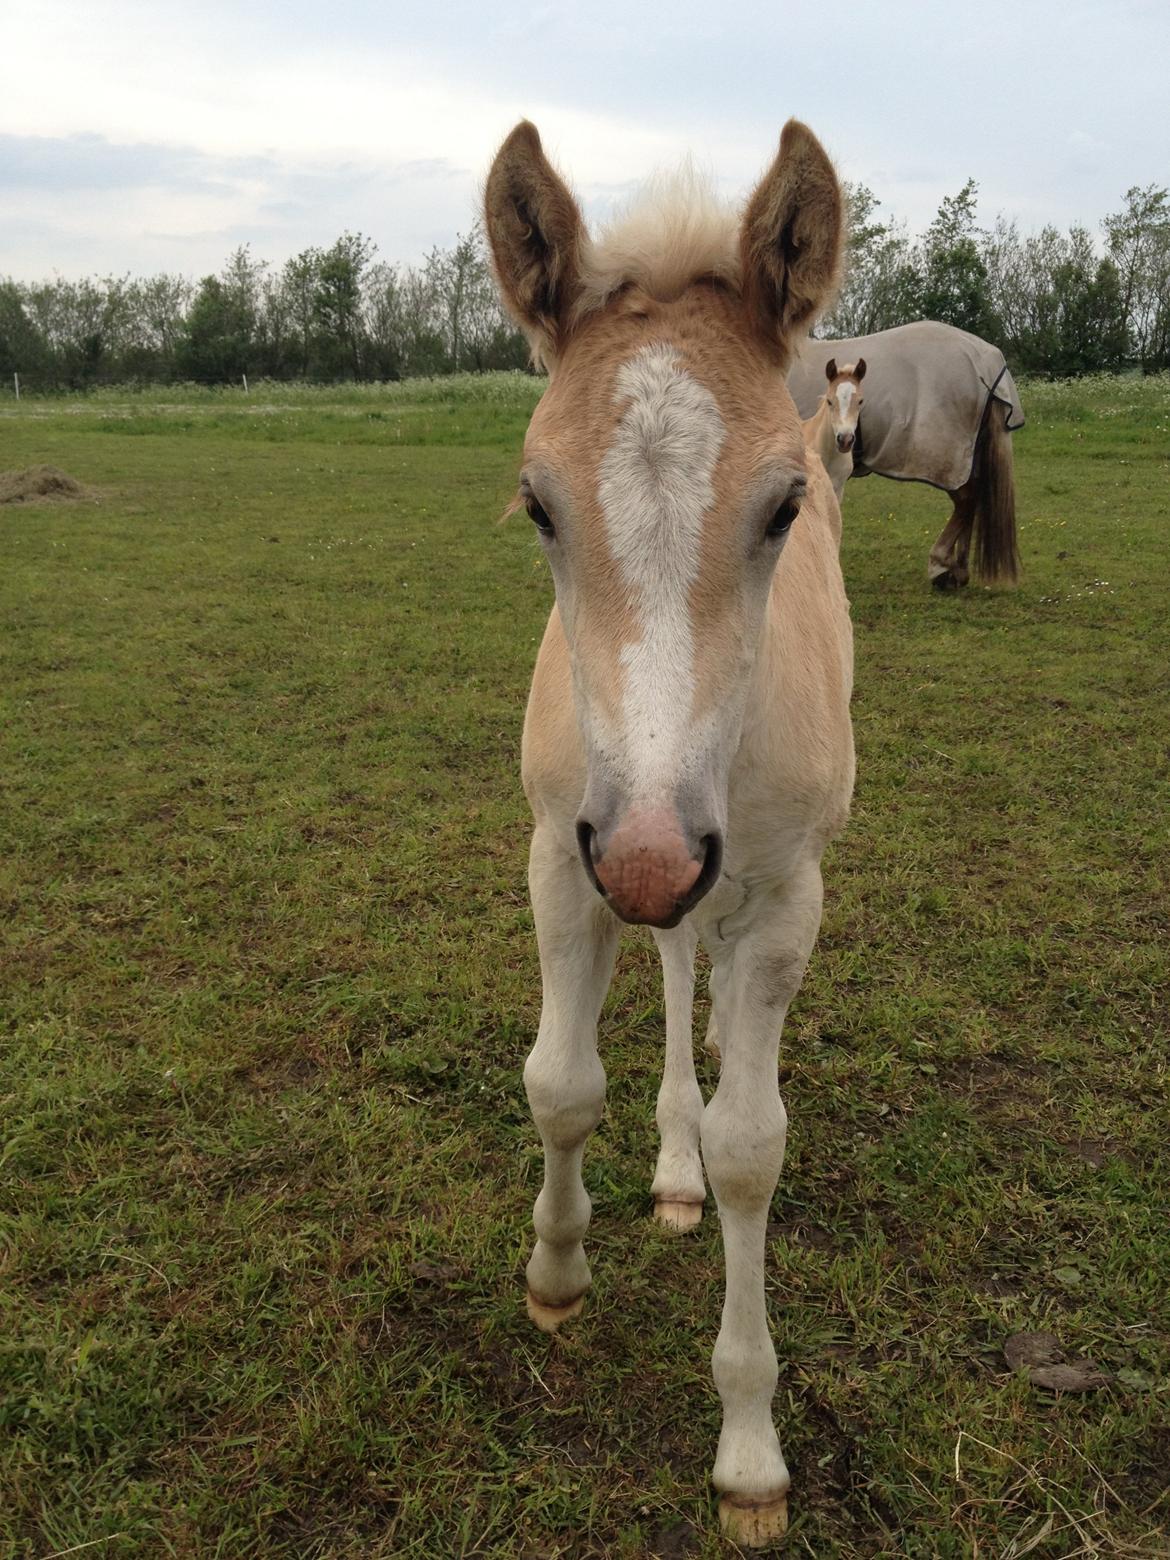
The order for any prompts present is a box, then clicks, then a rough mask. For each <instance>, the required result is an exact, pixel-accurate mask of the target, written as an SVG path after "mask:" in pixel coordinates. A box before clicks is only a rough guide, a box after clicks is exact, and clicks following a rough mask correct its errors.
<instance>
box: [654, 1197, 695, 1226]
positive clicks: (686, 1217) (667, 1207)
mask: <svg viewBox="0 0 1170 1560" xmlns="http://www.w3.org/2000/svg"><path fill="white" fill-rule="evenodd" d="M702 1217H703V1204H702V1203H701V1202H676V1201H675V1200H674V1199H673V1198H670V1197H656V1198H655V1199H654V1220H655V1223H657V1224H663V1225H665V1226H666V1228H667V1229H668V1230H693V1229H694V1228H695V1226H696V1224H698V1223H699V1222H700V1221H701V1220H702Z"/></svg>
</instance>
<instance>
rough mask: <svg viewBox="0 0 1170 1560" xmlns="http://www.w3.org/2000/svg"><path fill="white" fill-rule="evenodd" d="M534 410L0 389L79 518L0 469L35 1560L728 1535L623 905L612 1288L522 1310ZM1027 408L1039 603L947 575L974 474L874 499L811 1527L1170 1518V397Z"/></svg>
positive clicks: (604, 1136) (10, 1174) (794, 1289)
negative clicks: (1021, 1361)
mask: <svg viewBox="0 0 1170 1560" xmlns="http://www.w3.org/2000/svg"><path fill="white" fill-rule="evenodd" d="M538 391H539V386H538V384H537V383H536V382H534V381H532V380H530V379H527V378H524V377H521V376H498V377H488V378H484V379H481V380H472V379H455V380H446V381H440V382H423V383H415V384H404V385H401V386H387V387H373V388H363V389H351V390H347V389H330V390H316V391H314V390H293V389H287V388H273V387H268V386H262V387H258V388H257V387H254V388H253V393H252V395H251V396H249V397H244V396H243V395H242V394H240V393H239V392H238V391H231V392H222V393H210V392H206V393H203V392H196V391H193V390H191V389H190V388H189V387H185V388H181V389H178V390H175V391H172V392H158V391H152V392H150V394H149V395H144V396H141V397H139V396H134V395H130V394H108V395H106V394H103V395H100V396H95V397H90V398H85V399H78V400H67V399H62V400H56V401H46V400H37V399H30V400H25V401H23V402H21V403H20V405H19V406H16V405H15V404H14V403H12V402H11V400H9V401H6V402H4V403H3V405H2V407H0V469H3V468H13V467H22V466H26V465H30V464H33V463H35V462H49V463H51V464H53V465H55V466H58V467H60V468H62V469H63V470H64V471H66V472H68V473H69V474H70V475H71V476H73V477H75V478H77V479H78V480H79V481H80V482H81V483H82V484H83V485H84V486H85V488H86V489H87V490H89V492H90V494H91V495H92V496H90V497H87V498H83V499H81V500H76V501H69V502H37V503H25V504H10V505H0V557H2V559H3V564H2V567H0V621H2V635H3V637H2V640H0V655H2V657H3V667H4V672H3V678H2V680H0V710H2V716H0V796H2V799H3V805H2V807H0V833H2V838H3V851H2V855H0V959H2V970H3V973H2V975H0V1034H2V1036H3V1040H2V1049H0V1120H2V1132H3V1139H2V1146H0V1157H2V1160H3V1177H2V1180H0V1198H2V1203H0V1220H2V1222H0V1231H2V1248H0V1428H2V1434H0V1554H3V1555H5V1556H9V1555H11V1556H12V1557H14V1560H46V1557H48V1556H52V1555H58V1554H61V1553H64V1552H66V1551H69V1550H73V1551H74V1552H76V1551H78V1550H79V1549H84V1551H85V1552H86V1553H88V1554H91V1555H107V1554H108V1555H110V1556H111V1557H119V1560H121V1557H129V1556H142V1557H155V1556H160V1555H172V1556H181V1557H186V1556H198V1557H203V1556H209V1557H210V1556H222V1557H225V1560H251V1557H262V1556H263V1557H270V1556H271V1557H276V1556H280V1557H288V1560H294V1557H295V1560H306V1557H321V1560H326V1557H329V1560H333V1557H355V1560H356V1557H359V1556H360V1557H362V1560H372V1557H390V1556H395V1557H397V1556H427V1557H441V1556H459V1557H473V1556H484V1557H486V1556H508V1557H513V1556H514V1557H517V1560H521V1557H523V1560H553V1557H561V1556H563V1557H569V1556H573V1557H576V1556H581V1557H598V1560H601V1557H604V1560H638V1557H643V1556H651V1555H658V1556H662V1557H664V1560H676V1557H679V1556H684V1555H689V1556H715V1555H720V1554H724V1553H727V1549H726V1546H724V1545H723V1544H722V1543H721V1542H720V1540H719V1539H718V1537H717V1534H716V1526H717V1525H716V1522H715V1519H714V1507H713V1501H712V1499H711V1493H710V1490H709V1486H708V1482H707V1475H708V1465H709V1459H710V1453H711V1449H712V1447H713V1445H714V1440H715V1435H716V1432H717V1423H718V1402H717V1398H716V1394H715V1391H714V1388H713V1387H712V1385H711V1382H710V1373H709V1356H710V1350H711V1346H712V1343H713V1341H714V1336H715V1332H716V1328H717V1323H718V1310H719V1303H720V1298H721V1294H722V1256H721V1251H720V1244H719V1239H718V1230H717V1220H716V1217H715V1214H714V1210H713V1204H712V1202H711V1201H710V1200H709V1201H708V1205H707V1215H706V1217H705V1219H704V1222H703V1224H702V1226H701V1227H700V1230H699V1231H698V1232H697V1234H696V1235H694V1236H693V1237H683V1238H677V1237H674V1238H672V1237H671V1236H669V1235H668V1234H666V1233H664V1232H662V1231H661V1230H659V1229H658V1228H657V1227H655V1226H654V1225H653V1224H652V1223H651V1222H650V1220H649V1217H648V1210H649V1180H650V1175H651V1172H652V1168H653V1163H654V1156H655V1152H656V1139H655V1135H654V1124H653V1118H654V1095H655V1092H656V1088H657V1082H658V1075H659V1066H660V1060H661V1045H662V1022H663V1015H662V1002H661V988H660V982H659V979H658V974H657V968H656V961H655V958H654V954H653V948H652V945H651V943H650V939H649V937H648V936H647V935H645V934H644V933H638V934H631V935H629V936H628V938H627V942H626V945H625V951H624V953H623V956H622V960H621V963H620V965H619V972H618V977H617V980H616V982H615V986H614V989H613V992H612V994H611V998H610V1001H609V1003H608V1005H607V1008H606V1012H605V1015H604V1018H603V1060H604V1062H605V1065H606V1068H607V1072H608V1075H609V1100H608V1107H607V1112H606V1117H605V1120H604V1122H603V1124H602V1126H601V1128H600V1129H599V1131H598V1132H597V1133H596V1134H595V1136H594V1138H593V1139H592V1141H591V1145H590V1149H589V1152H588V1155H587V1159H586V1170H585V1178H586V1185H587V1186H588V1188H589V1191H590V1194H591V1196H592V1198H593V1201H594V1222H593V1226H592V1230H591V1235H590V1240H589V1253H590V1259H591V1262H592V1266H593V1271H594V1289H593V1291H592V1292H591V1294H590V1296H589V1298H588V1301H587V1304H586V1309H585V1314H584V1316H583V1317H582V1318H581V1320H580V1321H579V1322H578V1323H576V1324H574V1325H573V1326H572V1327H570V1328H568V1329H566V1330H565V1331H564V1332H563V1333H562V1334H561V1335H559V1336H557V1337H556V1338H553V1339H549V1338H547V1337H545V1336H543V1335H541V1334H539V1333H537V1332H536V1331H535V1330H534V1329H532V1328H531V1327H530V1325H529V1323H528V1322H527V1319H526V1318H525V1315H524V1306H523V1276H522V1264H523V1260H524V1258H525V1256H526V1255H527V1249H528V1242H529V1239H530V1211H531V1202H532V1198H533V1196H534V1193H535V1189H536V1187H537V1185H538V1184H539V1176H540V1164H541V1159H540V1145H539V1141H538V1139H537V1136H536V1133H535V1130H534V1128H533V1127H532V1125H531V1123H530V1120H529V1116H528V1111H527V1106H526V1104H525V1101H524V1097H523V1090H522V1086H521V1079H520V1070H521V1065H522V1061H523V1057H524V1055H525V1053H526V1051H527V1049H528V1047H529V1046H530V1044H531V1041H532V1038H533V1036H534V1034H535V1028H536V1023H537V1016H538V1007H539V978H538V970H537V961H536V953H535V946H534V940H533V936H532V929H531V916H530V913H529V909H528V904H527V897H526V889H525V859H526V846H527V837H528V825H527V815H526V810H525V806H524V802H523V797H522V795H521V792H520V787H519V780H518V745H519V732H520V722H521V718H522V714H523V708H524V702H525V697H526V693H527V682H528V675H529V671H530V667H531V663H532V660H533V657H534V654H535V650H536V645H537V641H538V637H539V634H540V632H541V629H542V626H543V621H544V617H545V615H546V613H547V609H548V605H549V601H550V598H551V587H550V584H549V580H548V577H547V570H546V567H545V564H544V561H543V559H542V558H541V557H540V556H539V554H538V551H537V547H536V544H535V541H534V539H533V538H532V536H531V534H530V532H531V527H530V526H529V524H528V522H527V521H526V520H525V519H524V517H523V516H521V517H519V518H518V519H515V520H511V521H508V522H507V523H505V524H502V525H501V524H498V523H497V517H498V516H499V515H500V513H501V511H502V510H503V508H504V506H505V504H506V503H507V501H508V500H509V499H510V497H511V496H512V492H513V482H514V476H515V472H516V470H517V461H518V453H519V448H520V442H521V438H522V435H523V429H524V427H525V425H526V422H527V417H528V414H529V412H530V409H531V406H532V404H533V402H534V400H535V397H536V395H537V394H538ZM1022 395H1023V400H1024V404H1025V408H1026V410H1027V413H1028V417H1029V424H1028V427H1027V428H1026V429H1025V430H1023V431H1022V432H1021V433H1020V434H1017V435H1016V438H1015V448H1016V469H1017V478H1018V484H1019V510H1020V516H1021V550H1022V556H1023V568H1024V578H1023V583H1022V585H1021V587H1020V588H1019V589H1018V590H1016V591H1012V592H988V591H983V590H980V589H978V588H972V589H970V590H968V591H966V592H963V593H961V594H952V595H945V596H944V595H939V594H936V593H932V592H930V591H929V590H928V588H927V586H926V582H925V564H926V552H927V549H928V547H929V544H930V541H931V539H932V538H933V537H934V536H935V535H936V533H937V532H938V530H939V529H940V526H941V524H942V521H943V519H944V518H945V513H946V505H945V500H944V499H943V498H942V497H941V496H940V495H938V494H935V493H932V492H930V491H928V490H927V489H925V488H921V487H917V486H909V485H905V484H893V483H889V482H885V481H882V480H880V479H878V478H870V479H867V480H866V481H864V482H852V483H850V484H849V486H848V488H847V490H846V493H845V504H844V513H845V546H844V569H845V576H846V583H847V585H848V587H849V593H850V596H851V599H852V603H853V617H854V625H855V633H856V652H857V691H856V695H855V701H854V719H855V729H856V735H857V747H858V786H857V793H856V801H855V806H854V811H853V817H852V822H851V824H850V827H849V829H848V830H847V832H846V834H845V835H844V837H843V838H842V840H841V841H840V842H839V843H838V844H837V845H836V846H835V847H834V848H833V849H832V850H831V851H830V853H829V857H828V859H827V861H826V871H825V879H826V889H827V898H826V912H825V919H824V924H823V927H822V931H821V937H820V942H819V945H818V949H817V952H816V954H815V955H814V958H813V962H812V965H811V968H810V970H809V974H808V977H807V979H806V981H805V984H804V987H803V988H802V991H801V993H800V995H799V997H798V999H797V1002H796V1004H795V1005H794V1008H793V1012H792V1014H791V1017H790V1020H789V1024H788V1027H787V1030H786V1034H785V1040H784V1044H783V1047H782V1064H783V1073H784V1082H783V1094H784V1098H785V1102H786V1105H787V1108H788V1112H789V1117H790V1129H789V1148H788V1159H787V1163H786V1165H785V1169H784V1173H783V1176H782V1178H781V1182H780V1187H779V1190H778V1192H777V1196H776V1199H775V1203H774V1207H773V1226H772V1229H773V1238H772V1240H771V1246H770V1265H769V1308H770V1314H771V1318H772V1324H773V1328H774V1336H775V1341H776V1347H777V1352H778V1354H779V1357H780V1369H781V1376H780V1387H779V1391H778V1393H777V1398H776V1405H775V1411H776V1421H777V1424H778V1427H779V1430H780V1435H781V1441H782V1444H783V1447H784V1450H785V1454H786V1457H787V1460H788V1462H789V1465H790V1467H791V1469H792V1474H793V1490H792V1499H791V1513H792V1528H791V1530H790V1534H789V1538H788V1541H787V1542H788V1548H789V1550H790V1551H791V1552H792V1553H794V1554H804V1555H811V1556H815V1557H817V1560H826V1557H831V1556H843V1557H853V1556H879V1555H882V1556H903V1555H905V1556H924V1557H966V1556H978V1557H991V1556H999V1557H1004V1560H1008V1557H1013V1556H1022V1555H1024V1554H1029V1553H1030V1554H1033V1555H1038V1556H1051V1557H1057V1556H1060V1557H1067V1556H1073V1555H1149V1556H1156V1555H1166V1554H1170V1496H1168V1494H1167V1485H1168V1482H1170V1299H1168V1296H1170V1221H1168V1216H1167V1208H1168V1207H1170V1155H1168V1152H1167V1141H1168V1138H1170V1099H1168V1087H1167V1061H1168V1053H1170V998H1168V995H1167V993H1168V990H1170V882H1168V878H1170V870H1168V862H1170V761H1168V738H1170V710H1168V703H1170V701H1168V696H1167V694H1168V665H1170V627H1168V618H1170V614H1168V611H1167V601H1168V588H1170V587H1168V581H1170V384H1168V383H1167V381H1166V380H1165V378H1163V379H1161V380H1149V381H1145V382H1143V381H1139V380H1091V381H1084V382H1082V383H1081V384H1078V385H1041V384H1030V385H1025V386H1023V387H1022ZM798 523H799V522H798ZM705 1016H706V1014H705V1008H704V1006H703V1004H702V1003H700V1013H699V1024H698V1032H699V1033H700V1034H701V1027H702V1024H703V1023H704V1022H705ZM714 1065H715V1064H714V1063H712V1062H710V1061H709V1060H708V1059H706V1058H705V1057H704V1059H703V1061H702V1063H701V1068H700V1077H701V1081H703V1082H704V1084H705V1087H708V1088H709V1087H710V1086H711V1084H712V1082H713V1079H714ZM1020 1332H1045V1333H1050V1334H1053V1335H1055V1337H1056V1338H1057V1340H1058V1341H1059V1344H1060V1346H1061V1348H1062V1349H1063V1351H1064V1352H1065V1354H1066V1355H1067V1356H1068V1358H1069V1359H1070V1360H1076V1359H1089V1360H1091V1361H1093V1362H1094V1363H1095V1365H1096V1367H1097V1368H1098V1374H1097V1377H1096V1379H1097V1381H1098V1383H1099V1384H1098V1385H1096V1386H1094V1387H1092V1388H1091V1389H1090V1390H1088V1391H1081V1392H1065V1393H1060V1394H1056V1393H1054V1392H1052V1391H1050V1390H1045V1389H1042V1388H1041V1387H1039V1386H1038V1385H1036V1384H1035V1383H1033V1382H1031V1381H1030V1380H1029V1379H1028V1377H1027V1374H1026V1373H1023V1372H1013V1371H1012V1370H1011V1369H1009V1367H1008V1364H1007V1363H1006V1361H1005V1356H1004V1352H1003V1351H1004V1346H1005V1343H1006V1342H1007V1341H1008V1340H1009V1339H1010V1338H1011V1337H1013V1336H1014V1335H1016V1334H1018V1333H1020ZM85 1546H89V1547H88V1549H85Z"/></svg>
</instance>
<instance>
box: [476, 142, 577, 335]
mask: <svg viewBox="0 0 1170 1560" xmlns="http://www.w3.org/2000/svg"><path fill="white" fill-rule="evenodd" d="M484 228H485V230H486V232H487V237H488V243H489V244H490V245H491V251H492V259H493V261H494V263H495V271H496V280H497V282H498V283H499V287H500V296H501V298H502V300H503V303H504V307H505V308H506V309H507V311H508V313H509V314H510V315H511V316H512V318H513V319H514V320H515V321H516V323H517V325H519V327H520V329H521V330H522V331H523V332H524V334H525V335H526V336H527V337H528V340H529V342H530V343H531V345H532V351H533V355H534V356H535V357H536V358H537V360H538V361H539V362H543V363H547V362H548V360H549V359H552V358H555V357H556V355H557V352H558V350H559V348H560V346H561V344H562V342H563V340H564V336H565V334H566V332H567V329H568V325H569V322H570V317H571V315H572V310H573V305H574V304H575V303H576V301H577V297H578V295H579V293H580V290H581V249H582V245H583V243H584V239H585V228H584V224H583V223H582V221H581V213H580V211H579V210H578V209H577V202H576V201H575V200H574V199H573V196H572V194H571V193H570V191H569V189H568V188H567V186H566V185H565V183H564V181H563V180H562V179H561V177H560V175H559V174H558V173H557V172H556V170H555V169H554V168H553V166H552V164H551V163H550V162H549V160H548V158H547V157H546V156H545V155H544V150H543V148H542V147H541V144H540V136H539V134H538V133H537V129H536V126H535V125H534V124H530V123H529V122H528V120H527V119H522V120H521V121H520V123H519V124H518V125H517V126H516V128H515V129H514V130H513V131H512V133H511V135H510V136H509V137H508V139H507V140H506V141H505V142H504V144H503V146H501V147H500V149H499V151H498V152H497V153H496V157H495V161H494V162H493V163H492V166H491V172H490V173H489V174H488V178H487V185H486V187H485V189H484Z"/></svg>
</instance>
